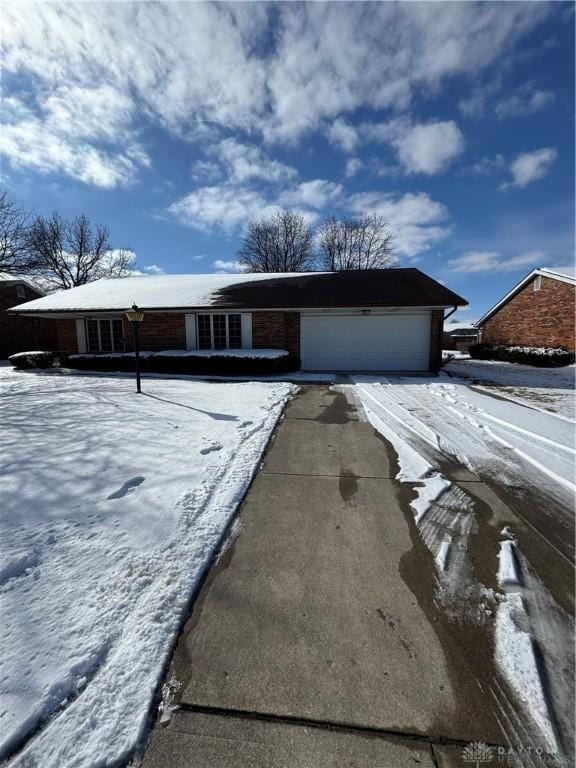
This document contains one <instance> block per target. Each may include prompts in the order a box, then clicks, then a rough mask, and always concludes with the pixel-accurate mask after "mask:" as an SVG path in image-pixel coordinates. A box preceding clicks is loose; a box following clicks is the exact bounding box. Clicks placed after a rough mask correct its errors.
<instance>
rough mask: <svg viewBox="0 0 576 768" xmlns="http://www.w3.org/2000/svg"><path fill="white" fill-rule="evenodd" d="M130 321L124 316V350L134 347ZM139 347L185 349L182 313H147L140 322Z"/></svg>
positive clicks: (150, 349) (152, 349)
mask: <svg viewBox="0 0 576 768" xmlns="http://www.w3.org/2000/svg"><path fill="white" fill-rule="evenodd" d="M130 325H131V323H130V322H129V321H128V320H127V319H126V318H124V338H125V339H126V350H127V351H130V350H132V349H133V348H134V335H133V332H132V328H131V327H130ZM140 349H143V350H149V351H151V352H153V351H161V350H163V349H186V320H185V316H184V314H176V313H171V312H158V313H154V314H152V313H148V314H145V315H144V320H142V322H141V323H140Z"/></svg>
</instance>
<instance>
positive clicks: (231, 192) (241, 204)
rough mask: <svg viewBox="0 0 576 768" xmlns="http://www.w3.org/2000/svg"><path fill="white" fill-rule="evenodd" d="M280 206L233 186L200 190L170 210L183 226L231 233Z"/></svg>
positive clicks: (174, 204)
mask: <svg viewBox="0 0 576 768" xmlns="http://www.w3.org/2000/svg"><path fill="white" fill-rule="evenodd" d="M277 210H278V206H277V205H274V204H272V203H270V202H268V201H267V200H266V199H265V198H264V197H262V195H261V194H260V193H259V192H257V191H256V190H253V189H250V188H248V187H242V186H236V185H233V184H218V185H216V186H212V187H199V188H198V189H195V190H194V191H193V192H190V194H188V195H185V196H184V197H182V198H180V199H179V200H177V201H176V202H174V203H172V205H171V206H170V207H169V208H168V212H169V213H171V214H172V215H173V216H174V217H175V218H176V219H177V220H178V221H179V222H180V223H181V224H184V225H185V226H188V227H192V228H193V229H198V230H203V231H211V230H221V231H223V232H227V233H232V232H234V231H237V230H240V229H242V228H244V227H245V226H246V224H247V223H248V221H249V220H250V219H260V218H262V217H266V216H271V215H272V214H273V213H275V212H276V211H277Z"/></svg>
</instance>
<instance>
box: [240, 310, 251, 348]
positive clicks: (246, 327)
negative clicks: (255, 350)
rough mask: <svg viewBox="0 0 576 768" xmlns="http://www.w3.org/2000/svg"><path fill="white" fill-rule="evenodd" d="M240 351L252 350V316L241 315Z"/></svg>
mask: <svg viewBox="0 0 576 768" xmlns="http://www.w3.org/2000/svg"><path fill="white" fill-rule="evenodd" d="M241 317H242V349H252V315H251V314H250V313H242V315H241Z"/></svg>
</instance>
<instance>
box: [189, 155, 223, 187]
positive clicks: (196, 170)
mask: <svg viewBox="0 0 576 768" xmlns="http://www.w3.org/2000/svg"><path fill="white" fill-rule="evenodd" d="M191 175H192V179H193V180H194V181H202V182H207V181H217V180H218V179H220V178H221V177H222V168H221V166H220V165H219V164H218V163H215V162H214V161H212V160H197V161H196V162H195V163H194V164H193V165H192V173H191Z"/></svg>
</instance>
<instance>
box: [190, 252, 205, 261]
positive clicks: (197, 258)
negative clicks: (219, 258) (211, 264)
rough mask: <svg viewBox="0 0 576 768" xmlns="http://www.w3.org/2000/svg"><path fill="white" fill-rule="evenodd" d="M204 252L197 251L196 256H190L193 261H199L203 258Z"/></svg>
mask: <svg viewBox="0 0 576 768" xmlns="http://www.w3.org/2000/svg"><path fill="white" fill-rule="evenodd" d="M205 258H206V254H205V253H198V254H197V255H196V256H192V260H193V261H200V260H201V259H205Z"/></svg>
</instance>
